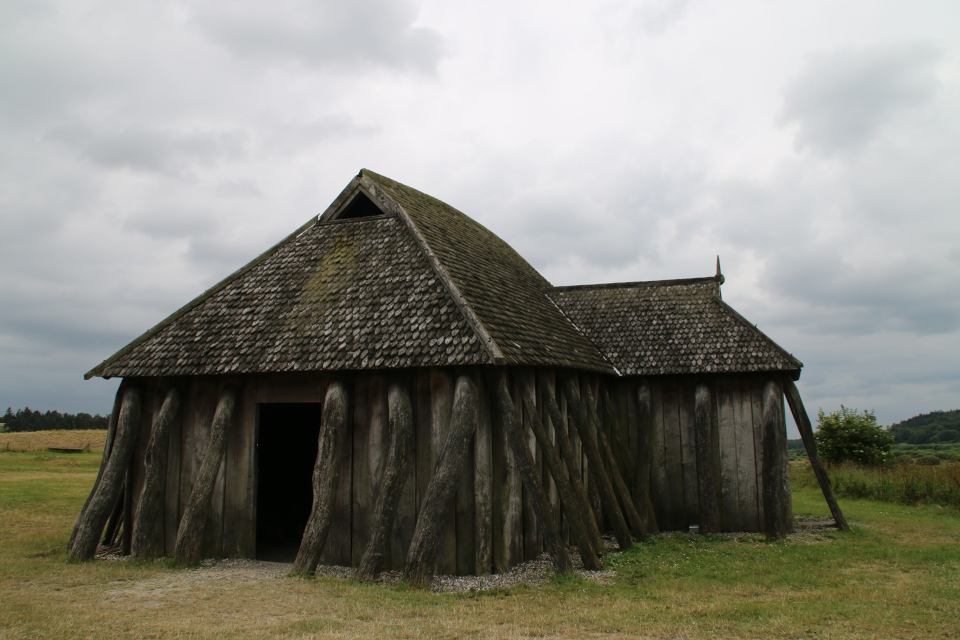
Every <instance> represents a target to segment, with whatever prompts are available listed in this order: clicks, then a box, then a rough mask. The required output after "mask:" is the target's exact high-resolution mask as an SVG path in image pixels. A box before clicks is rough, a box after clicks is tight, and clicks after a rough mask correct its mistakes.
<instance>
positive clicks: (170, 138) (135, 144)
mask: <svg viewBox="0 0 960 640" xmlns="http://www.w3.org/2000/svg"><path fill="white" fill-rule="evenodd" d="M46 137H47V138H48V139H50V140H54V141H57V142H61V143H63V144H65V145H67V146H69V147H71V148H73V149H74V150H76V151H77V152H78V153H80V154H82V155H83V156H85V157H87V158H89V159H90V160H92V161H94V162H95V163H97V164H99V165H101V166H104V167H108V168H125V169H134V170H138V171H148V172H158V173H163V174H166V175H170V176H178V175H184V174H188V173H189V171H187V169H188V168H192V167H195V166H196V165H200V164H203V165H207V166H209V165H210V164H211V163H217V162H220V161H222V160H227V159H234V158H240V157H242V156H243V155H244V154H245V153H246V152H247V148H248V136H247V135H246V134H245V133H244V132H243V131H242V130H239V129H236V128H234V129H227V130H223V131H202V130H195V129H194V130H189V129H187V130H185V129H180V128H175V127H162V126H144V125H129V126H123V127H118V128H111V129H96V128H93V127H90V126H87V125H84V124H69V125H61V126H58V127H54V128H51V129H50V130H49V131H48V132H47V135H46Z"/></svg>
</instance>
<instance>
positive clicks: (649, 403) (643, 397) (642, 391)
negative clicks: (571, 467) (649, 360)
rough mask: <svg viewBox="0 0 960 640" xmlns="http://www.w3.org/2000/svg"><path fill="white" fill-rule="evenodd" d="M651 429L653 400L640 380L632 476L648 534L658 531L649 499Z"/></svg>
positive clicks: (648, 388) (648, 389) (645, 382)
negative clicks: (635, 458)
mask: <svg viewBox="0 0 960 640" xmlns="http://www.w3.org/2000/svg"><path fill="white" fill-rule="evenodd" d="M651 429H653V400H652V398H651V395H650V383H649V382H647V381H646V380H641V381H640V383H639V384H638V385H637V453H638V455H637V470H636V475H635V476H634V478H633V485H634V487H636V489H635V491H636V493H637V504H638V505H639V508H640V515H641V516H642V517H643V524H644V526H645V527H646V529H647V533H649V534H650V535H656V534H658V533H660V527H659V525H658V524H657V514H656V513H655V512H654V509H653V500H651V499H650V468H651V466H652V464H651V460H652V457H653V450H652V448H651V446H652V445H651V444H650V430H651Z"/></svg>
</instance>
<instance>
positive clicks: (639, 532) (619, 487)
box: [584, 384, 647, 542]
mask: <svg viewBox="0 0 960 640" xmlns="http://www.w3.org/2000/svg"><path fill="white" fill-rule="evenodd" d="M584 389H585V391H586V394H587V397H586V401H587V403H586V404H587V407H589V408H590V417H591V418H592V419H593V424H594V427H595V428H596V433H597V440H598V443H599V445H600V453H601V454H602V455H603V457H604V458H605V459H606V461H607V466H608V467H609V468H610V479H611V480H612V481H613V487H614V489H615V490H616V491H617V493H618V494H619V495H620V504H621V505H623V507H622V508H623V511H624V513H625V515H626V516H627V520H628V521H629V522H630V529H631V530H633V535H634V536H636V538H637V539H638V540H640V541H641V542H642V541H644V540H646V539H647V530H646V528H644V526H643V519H642V518H641V517H640V512H639V511H637V505H636V504H634V502H633V495H631V493H630V489H629V488H628V487H627V483H626V482H624V481H623V475H622V474H621V473H620V466H619V465H618V464H617V459H616V457H614V455H613V448H612V447H611V446H610V441H609V440H607V434H606V433H604V431H603V424H601V422H600V416H599V415H597V412H596V410H595V409H594V407H595V406H596V402H595V401H594V397H593V390H592V389H591V388H590V385H589V384H587V385H585V386H584ZM614 430H616V427H615V426H614Z"/></svg>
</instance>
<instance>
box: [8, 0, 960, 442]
mask: <svg viewBox="0 0 960 640" xmlns="http://www.w3.org/2000/svg"><path fill="white" fill-rule="evenodd" d="M958 24H960V4H958V3H957V2H956V1H955V0H943V1H933V0H931V1H925V0H914V1H912V2H909V3H908V2H903V1H902V0H901V1H897V2H890V1H886V2H884V1H880V0H869V1H866V0H864V1H859V2H858V1H845V0H841V1H840V2H838V1H837V0H831V1H829V2H827V1H818V0H802V1H801V0H797V1H794V0H782V1H778V2H768V1H762V2H761V1H748V0H725V1H723V2H719V1H713V0H642V1H635V2H615V1H610V2H604V1H599V2H596V1H595V2H558V1H556V0H554V1H551V2H545V1H544V2H537V1H529V2H525V1H523V0H511V1H510V2H503V1H500V0H486V1H485V2H441V1H427V2H406V1H403V0H352V1H351V2H343V1H341V0H309V1H308V0H273V1H272V2H269V3H267V2H255V1H253V0H233V1H230V2H227V1H226V0H199V1H197V0H194V1H192V2H166V1H163V0H159V1H154V2H139V1H133V2H131V1H130V0H122V1H121V0H69V1H66V0H5V1H4V2H3V3H2V4H0V243H2V244H0V365H2V366H0V405H2V407H0V411H2V410H3V409H5V408H6V407H7V406H12V407H13V408H14V409H17V408H20V407H23V406H25V405H28V406H30V407H31V408H36V409H41V410H46V409H57V410H60V411H69V412H76V411H88V412H94V413H96V412H99V413H104V414H105V413H107V412H109V410H110V406H111V404H112V397H113V393H114V391H115V389H116V385H117V381H116V380H111V381H102V380H94V381H88V382H85V381H83V379H82V376H83V374H84V373H85V372H86V371H88V370H89V369H91V368H92V367H93V366H95V365H97V364H98V363H99V362H100V361H102V360H103V359H105V358H106V357H108V356H110V355H111V354H112V353H113V352H115V351H116V350H117V349H119V348H120V347H122V346H123V345H125V344H126V343H127V342H129V341H130V340H131V339H133V338H134V337H136V336H137V335H139V334H140V333H142V332H143V331H145V330H146V329H148V328H149V327H151V326H153V325H154V324H155V323H156V322H158V321H160V320H161V319H163V318H164V317H166V316H167V315H168V314H169V313H171V312H172V311H174V310H175V309H176V308H178V307H179V306H181V305H182V304H184V303H185V302H187V301H188V300H190V299H191V298H193V297H194V296H195V295H197V294H199V293H200V292H201V291H203V290H204V289H205V288H206V287H208V286H209V285H211V284H213V283H215V282H216V281H218V280H219V279H221V278H222V277H224V276H225V275H226V274H228V273H229V272H231V271H233V270H234V269H235V268H237V267H239V266H241V265H242V264H244V263H246V262H247V261H249V260H250V259H251V258H253V257H254V256H256V255H257V254H258V253H260V252H261V251H263V250H264V249H266V248H268V247H269V246H271V245H272V244H273V243H274V242H276V241H277V240H279V239H280V238H282V237H283V236H284V235H286V234H287V233H289V232H290V231H292V230H293V229H294V228H296V227H297V226H298V225H300V224H302V223H303V222H304V221H306V220H307V219H308V218H309V217H310V216H312V215H315V214H317V213H318V212H321V211H323V210H324V209H325V208H326V206H327V205H328V204H329V203H330V202H331V201H332V200H333V198H335V197H336V195H337V194H338V193H339V192H340V190H341V189H342V188H343V187H344V186H345V185H346V184H347V183H348V182H349V181H350V179H351V178H352V177H353V176H354V175H355V174H356V173H357V171H358V170H359V169H360V168H361V167H366V168H369V169H372V170H374V171H377V172H379V173H383V174H385V175H388V176H390V177H392V178H394V179H396V180H399V181H401V182H404V183H406V184H409V185H411V186H413V187H416V188H418V189H420V190H422V191H425V192H427V193H430V194H431V195H434V196H436V197H438V198H440V199H442V200H445V201H446V202H448V203H450V204H451V205H453V206H455V207H457V208H459V209H460V210H462V211H463V212H465V213H466V214H468V215H470V216H472V217H474V218H475V219H477V220H479V221H480V222H481V223H483V224H484V225H486V226H487V227H488V228H490V229H491V230H493V231H494V232H495V233H497V234H499V235H500V236H501V237H502V238H504V239H505V240H506V241H507V242H509V243H511V244H512V245H513V246H514V247H515V248H516V249H517V250H518V251H519V252H520V253H521V254H522V255H524V256H525V257H526V258H527V259H528V260H529V261H530V262H531V263H532V264H533V265H534V266H535V267H536V268H537V269H539V270H540V271H541V273H543V274H544V275H545V276H546V277H547V279H549V280H550V281H551V282H553V284H555V285H567V284H582V283H594V282H615V281H630V280H654V279H665V278H684V277H696V276H708V275H712V274H713V272H714V260H715V258H716V256H717V255H718V254H719V255H720V259H721V261H722V264H723V271H724V274H725V275H726V278H727V281H726V284H725V285H724V287H723V296H724V299H725V300H726V301H727V302H728V303H730V304H731V305H732V306H733V307H734V308H736V309H737V310H738V311H740V312H741V313H742V314H743V315H745V316H746V317H747V318H749V319H750V320H751V321H752V322H755V323H757V324H758V325H759V327H760V329H761V330H763V331H764V332H766V333H767V334H768V335H769V336H770V337H771V338H773V339H774V340H775V341H777V342H778V343H779V344H781V345H782V346H783V347H784V348H786V349H787V350H788V351H790V352H792V353H793V354H794V355H795V356H797V357H798V358H799V359H800V360H802V361H803V362H804V364H805V367H804V370H803V376H802V378H801V381H800V389H801V393H802V394H803V396H804V398H805V401H806V404H807V406H808V409H809V410H810V412H811V413H812V414H815V413H816V410H817V408H818V407H823V408H824V409H825V410H827V411H831V410H834V409H837V408H839V406H840V404H841V403H843V404H845V405H847V406H852V407H856V408H859V409H875V410H876V413H877V416H878V418H879V421H880V422H881V423H882V424H885V425H886V424H890V423H891V422H895V421H898V420H902V419H905V418H908V417H910V416H912V415H915V414H917V413H920V412H928V411H932V410H936V409H954V408H958V407H960V357H958V354H960V30H958V29H957V25H958ZM814 417H815V416H814Z"/></svg>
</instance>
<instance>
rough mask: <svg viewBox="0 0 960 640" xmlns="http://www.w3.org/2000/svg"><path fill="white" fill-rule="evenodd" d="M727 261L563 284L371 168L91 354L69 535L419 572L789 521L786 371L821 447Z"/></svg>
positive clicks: (471, 570)
mask: <svg viewBox="0 0 960 640" xmlns="http://www.w3.org/2000/svg"><path fill="white" fill-rule="evenodd" d="M722 282H723V276H722V275H720V273H719V264H718V269H717V274H716V276H713V277H708V278H700V279H690V280H673V281H662V282H638V283H622V284H611V285H590V286H580V287H551V286H550V283H549V282H547V281H546V280H545V279H544V278H543V277H542V276H540V274H539V273H537V272H536V270H534V269H533V267H531V266H530V265H529V264H528V263H527V262H526V261H525V260H523V258H521V257H520V256H519V255H518V254H517V253H516V252H515V251H514V250H513V249H512V248H511V247H510V246H508V245H507V244H506V243H505V242H503V241H502V240H501V239H500V238H498V237H497V236H496V235H494V234H493V233H491V232H490V231H488V230H487V229H486V228H484V227H483V226H481V225H480V224H478V223H477V222H475V221H474V220H472V219H470V218H468V217H467V216H465V215H464V214H462V213H460V212H459V211H457V210H456V209H453V208H452V207H450V206H448V205H447V204H445V203H443V202H440V201H439V200H436V199H435V198H432V197H430V196H428V195H426V194H423V193H421V192H419V191H416V190H414V189H412V188H410V187H407V186H405V185H402V184H399V183H397V182H394V181H393V180H390V179H388V178H385V177H383V176H380V175H377V174H375V173H372V172H370V171H366V170H364V171H361V172H360V174H359V175H358V176H357V177H356V178H354V180H353V181H352V182H351V183H350V184H349V185H348V186H347V187H346V189H344V191H343V192H342V193H341V194H340V196H339V197H338V198H337V199H336V200H335V201H334V202H333V204H331V205H330V207H329V208H328V209H327V210H326V212H324V213H323V214H322V215H320V216H319V217H316V218H311V220H310V221H308V222H307V224H305V225H304V226H302V227H301V228H299V229H297V230H296V231H295V232H294V233H293V234H291V235H290V236H288V237H287V238H286V239H284V240H283V241H282V242H280V243H279V244H277V245H276V246H275V247H273V248H272V249H270V250H269V251H267V252H266V253H264V254H263V255H261V256H259V257H258V258H256V259H255V260H253V261H252V262H250V263H249V264H248V265H246V266H244V267H243V268H241V269H240V270H238V271H237V272H235V273H234V274H232V275H230V276H229V277H227V278H226V279H225V280H223V281H222V282H220V283H219V284H217V285H216V286H214V287H213V288H211V289H210V290H208V291H207V292H205V293H204V294H203V295H201V296H200V297H198V298H197V299H195V300H194V301H192V302H190V303H189V304H187V305H186V306H185V307H183V308H182V309H180V310H179V311H177V312H176V313H174V314H173V315H172V316H170V317H169V318H167V319H166V320H164V321H163V322H161V323H160V324H158V325H157V326H156V327H154V328H152V329H150V330H149V331H148V332H146V333H145V334H143V335H142V336H140V337H139V338H137V339H136V340H134V341H133V342H132V343H130V344H129V345H127V346H126V347H124V348H123V349H121V350H120V351H119V352H118V353H116V354H115V355H114V356H112V357H111V358H109V359H108V360H106V361H105V362H103V363H102V364H101V365H99V366H98V367H96V368H95V369H93V370H92V371H90V372H89V373H88V374H87V376H86V377H87V378H90V377H93V376H101V377H104V378H112V377H120V378H122V379H123V381H122V383H121V385H120V389H119V390H118V392H117V401H116V403H115V406H114V411H113V413H112V414H111V422H110V435H109V438H108V444H107V449H106V451H105V453H104V461H103V464H102V466H101V471H100V475H99V476H98V479H97V483H96V485H95V486H94V489H93V491H92V492H91V495H90V498H89V499H88V501H87V504H86V505H85V506H84V509H83V512H82V513H81V515H80V518H79V519H78V522H77V526H76V528H75V531H74V536H73V537H72V538H71V555H72V556H73V557H78V558H89V557H91V556H92V555H93V553H94V551H95V550H96V547H97V543H98V542H99V541H100V540H101V539H106V540H108V541H110V540H116V539H118V538H119V539H120V540H121V541H122V544H123V547H124V551H125V552H126V553H131V552H132V553H133V554H134V555H135V556H138V557H152V556H157V555H169V556H177V557H180V558H181V559H184V560H187V561H191V562H195V561H196V560H198V559H199V558H201V557H217V558H219V557H241V558H267V559H287V560H292V559H294V557H296V562H295V569H296V570H297V571H303V572H309V571H312V570H313V569H314V568H315V567H316V565H317V563H318V562H319V563H325V564H339V565H348V566H354V567H359V572H358V576H360V577H361V578H370V577H372V576H374V575H375V574H376V572H377V571H379V570H380V569H381V568H392V569H403V570H404V571H405V575H406V577H407V578H408V579H410V580H411V581H412V582H413V583H415V584H425V583H426V581H427V580H428V579H429V577H430V576H431V575H432V574H433V573H434V572H440V573H445V574H483V573H489V572H492V571H502V570H505V569H508V568H509V567H511V566H513V565H515V564H517V563H520V562H522V561H524V560H526V559H530V558H533V557H536V556H537V555H539V554H540V553H541V552H542V551H544V550H546V551H549V552H551V555H552V557H553V559H554V562H555V564H556V566H557V568H558V570H561V571H562V570H567V569H569V559H568V558H567V551H566V549H567V546H568V545H573V546H576V547H577V548H578V549H579V551H580V554H581V556H582V558H583V562H584V564H585V566H588V567H589V566H598V563H597V557H598V556H599V555H601V554H602V553H603V547H602V543H601V541H600V539H599V538H600V532H601V531H613V533H614V534H615V536H616V538H617V540H618V542H619V545H620V547H621V548H624V547H627V546H629V545H630V544H632V541H633V540H636V539H643V538H644V537H645V536H647V535H649V534H651V533H655V532H657V531H659V530H685V529H686V528H687V527H688V526H690V525H693V524H697V525H699V527H700V529H701V531H721V530H723V531H765V532H767V533H768V534H770V535H775V536H782V535H783V534H784V533H785V532H786V531H788V530H789V528H790V526H791V522H792V515H791V505H790V493H789V477H788V475H787V464H786V460H787V458H786V455H787V453H786V441H785V437H786V436H785V423H784V409H783V397H784V393H785V392H786V394H787V398H788V400H789V401H790V404H791V409H793V410H794V415H795V417H797V420H798V423H801V424H800V426H801V431H802V432H803V435H804V437H805V440H807V441H808V442H809V444H808V448H809V449H810V451H811V452H812V454H811V457H816V451H815V448H813V443H812V437H810V436H809V435H808V432H809V431H810V428H809V421H808V420H807V419H806V413H805V412H804V411H803V408H802V404H801V403H800V400H799V395H798V394H796V387H794V386H793V380H796V379H797V378H798V377H799V375H800V368H801V366H802V364H801V363H800V362H799V361H798V360H796V359H795V358H793V357H792V356H791V355H790V354H788V353H787V352H785V351H784V350H783V349H781V348H780V347H779V346H777V345H776V344H775V343H774V342H773V341H771V340H770V339H769V338H767V337H766V336H765V335H764V334H763V333H761V332H760V331H758V330H757V329H756V328H755V327H754V326H753V325H752V324H750V323H749V322H747V321H746V320H745V319H744V318H742V317H741V316H740V315H739V314H737V313H736V312H735V311H734V310H733V309H732V308H730V307H729V306H728V305H726V304H725V303H724V302H723V301H722V299H721V296H720V285H721V284H722ZM318 451H319V454H318ZM825 478H826V477H825V475H824V476H823V480H824V481H825ZM823 486H824V489H825V494H826V496H827V499H828V501H829V502H830V503H831V508H834V509H835V502H834V501H833V500H832V495H831V494H830V492H829V483H828V481H826V482H825V483H824V484H823ZM834 513H835V515H836V516H837V522H838V525H839V526H845V523H844V522H843V520H842V515H840V513H839V509H835V511H834ZM118 531H119V533H118Z"/></svg>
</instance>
